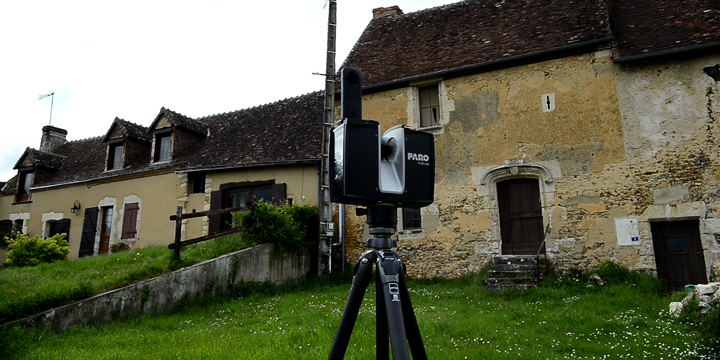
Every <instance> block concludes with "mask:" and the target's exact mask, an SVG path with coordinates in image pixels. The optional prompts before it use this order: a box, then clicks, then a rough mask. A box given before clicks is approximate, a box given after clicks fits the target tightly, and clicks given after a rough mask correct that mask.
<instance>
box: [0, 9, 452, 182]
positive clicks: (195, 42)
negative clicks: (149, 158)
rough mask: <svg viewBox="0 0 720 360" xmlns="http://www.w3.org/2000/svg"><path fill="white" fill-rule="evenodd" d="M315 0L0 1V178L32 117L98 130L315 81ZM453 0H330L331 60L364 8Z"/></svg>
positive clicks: (31, 138) (238, 102)
mask: <svg viewBox="0 0 720 360" xmlns="http://www.w3.org/2000/svg"><path fill="white" fill-rule="evenodd" d="M325 1H326V0H276V1H247V0H243V1H239V0H238V1H230V0H172V1H170V0H167V1H164V0H163V1H160V0H157V1H156V0H142V1H134V0H124V1H97V0H92V1H76V0H64V1H56V0H39V1H34V0H14V1H10V0H7V1H0V53H2V55H1V56H0V123H1V124H2V126H1V127H0V181H7V180H9V179H10V178H11V177H12V176H13V175H14V174H15V173H16V170H13V169H12V167H13V166H14V165H15V163H16V162H17V160H18V158H19V157H20V155H22V153H23V151H25V148H26V147H32V148H35V149H37V148H38V147H39V145H40V136H41V133H42V130H41V129H42V127H43V126H45V125H48V123H49V122H50V105H51V98H46V99H44V100H38V95H42V94H47V93H50V92H51V91H54V92H55V96H54V104H53V107H52V125H53V126H57V127H60V128H63V129H66V130H67V131H68V135H67V138H68V140H70V141H72V140H79V139H84V138H89V137H95V136H102V135H105V133H106V132H107V130H108V129H109V127H110V125H111V124H112V121H113V120H114V119H115V117H119V118H121V119H125V120H128V121H132V122H134V123H137V124H140V125H143V126H149V125H150V123H152V121H153V120H154V118H155V116H156V115H157V114H158V112H159V111H160V108H161V107H163V106H164V107H166V108H169V109H171V110H174V111H177V112H179V113H181V114H184V115H187V116H190V117H193V118H195V117H201V116H207V115H212V114H217V113H224V112H229V111H235V110H240V109H246V108H250V107H254V106H258V105H263V104H267V103H272V102H275V101H278V100H282V99H285V98H289V97H295V96H299V95H302V94H306V93H309V92H313V91H317V90H322V89H324V78H323V77H322V76H317V75H312V73H313V72H317V73H324V72H325V58H326V55H325V54H326V53H325V51H326V45H327V19H328V8H327V7H325ZM452 2H455V0H352V1H351V0H338V1H337V8H338V15H337V16H338V27H337V57H336V67H338V68H339V67H340V65H341V64H342V62H343V60H345V57H346V56H347V54H348V53H349V52H350V49H351V48H352V46H353V45H354V44H355V41H356V40H357V38H358V37H359V36H360V34H361V33H362V31H363V29H364V28H365V26H366V25H367V23H368V22H369V21H370V19H371V18H372V9H373V8H377V7H388V6H392V5H398V6H400V8H401V9H402V10H403V11H404V12H405V13H409V12H414V11H418V10H422V9H427V8H431V7H435V6H441V5H444V4H447V3H452Z"/></svg>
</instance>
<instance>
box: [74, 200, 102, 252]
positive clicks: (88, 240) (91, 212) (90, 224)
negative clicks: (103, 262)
mask: <svg viewBox="0 0 720 360" xmlns="http://www.w3.org/2000/svg"><path fill="white" fill-rule="evenodd" d="M98 212H99V209H98V208H96V207H94V208H89V209H85V219H84V220H83V230H82V237H81V239H80V252H79V253H78V257H85V256H90V255H92V254H93V253H94V252H95V235H96V234H97V220H98Z"/></svg>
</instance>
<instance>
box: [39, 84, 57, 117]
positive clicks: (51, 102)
mask: <svg viewBox="0 0 720 360" xmlns="http://www.w3.org/2000/svg"><path fill="white" fill-rule="evenodd" d="M47 97H49V98H50V122H49V123H48V125H52V108H53V103H54V102H55V92H54V91H50V93H49V94H43V95H38V101H40V100H42V99H45V98H47Z"/></svg>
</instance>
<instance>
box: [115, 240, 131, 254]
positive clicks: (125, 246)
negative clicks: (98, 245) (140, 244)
mask: <svg viewBox="0 0 720 360" xmlns="http://www.w3.org/2000/svg"><path fill="white" fill-rule="evenodd" d="M128 250H130V245H128V244H127V243H124V242H122V241H121V242H119V243H115V244H113V245H112V246H111V247H110V253H112V254H117V253H119V252H121V251H128Z"/></svg>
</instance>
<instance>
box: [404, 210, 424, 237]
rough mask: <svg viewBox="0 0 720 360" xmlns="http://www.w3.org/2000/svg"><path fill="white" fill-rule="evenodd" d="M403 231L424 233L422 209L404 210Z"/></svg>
mask: <svg viewBox="0 0 720 360" xmlns="http://www.w3.org/2000/svg"><path fill="white" fill-rule="evenodd" d="M402 229H403V231H408V232H414V231H422V229H423V227H422V213H421V212H420V208H402Z"/></svg>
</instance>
